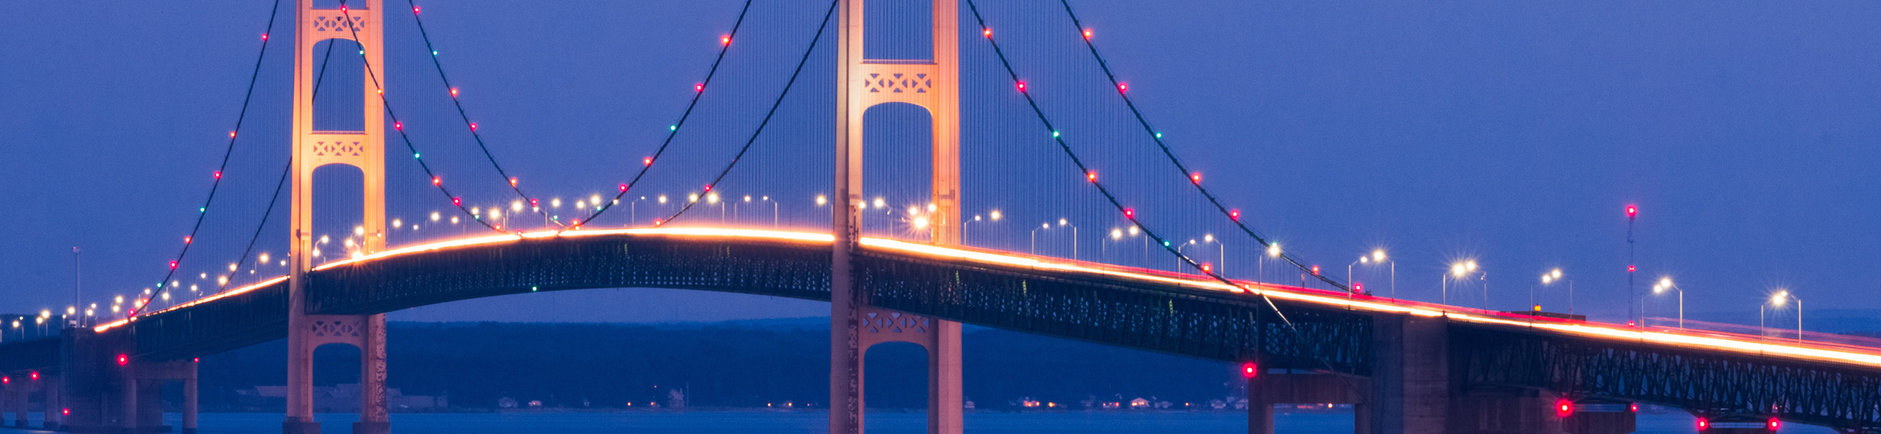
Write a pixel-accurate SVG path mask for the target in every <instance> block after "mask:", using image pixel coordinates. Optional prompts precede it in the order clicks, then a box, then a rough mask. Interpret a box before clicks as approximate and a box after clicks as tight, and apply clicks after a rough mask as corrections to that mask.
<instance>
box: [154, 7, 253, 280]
mask: <svg viewBox="0 0 1881 434" xmlns="http://www.w3.org/2000/svg"><path fill="white" fill-rule="evenodd" d="M280 10H281V1H280V0H275V2H274V6H273V7H271V8H269V9H268V25H267V28H266V30H263V31H262V33H261V49H260V50H258V52H257V53H255V67H254V71H252V72H250V73H249V75H248V91H247V93H246V94H245V95H244V96H242V108H241V109H240V110H239V111H238V112H237V114H236V115H235V129H233V130H230V131H229V142H228V145H227V146H225V147H224V149H223V150H222V162H221V163H220V164H219V165H218V166H216V172H215V179H214V180H213V181H211V182H210V183H209V196H208V197H206V198H204V199H203V201H202V206H200V207H197V208H196V223H195V224H194V225H192V226H191V227H190V229H189V235H188V236H185V237H183V248H182V249H181V250H179V251H177V252H176V259H172V260H170V268H169V270H167V271H165V272H164V274H163V280H161V281H158V282H157V292H158V293H162V292H164V291H168V290H169V288H168V286H170V285H169V283H170V279H171V278H173V277H176V268H177V265H179V264H181V263H182V262H183V257H184V256H186V255H188V254H189V247H190V246H191V245H194V244H195V241H196V236H197V235H200V232H201V231H202V222H203V220H204V219H206V218H208V216H209V205H210V204H213V203H215V199H216V192H217V191H220V190H221V187H222V173H223V172H224V171H226V170H228V167H229V157H230V156H231V155H233V154H234V153H235V139H236V137H237V136H239V135H240V134H239V133H240V132H241V131H242V123H243V121H246V120H248V104H249V103H250V102H252V101H254V99H255V84H256V83H257V82H259V81H260V78H261V65H262V60H263V59H265V58H266V57H267V54H268V34H269V33H273V32H274V22H275V18H276V17H277V16H278V15H279V12H280ZM155 295H156V294H152V295H150V296H142V297H140V298H138V299H137V303H135V304H133V305H132V306H131V309H130V310H129V311H128V312H126V313H125V316H126V317H135V316H137V312H139V311H141V310H143V308H144V306H146V305H148V304H149V303H150V300H151V298H152V297H154V296H155Z"/></svg>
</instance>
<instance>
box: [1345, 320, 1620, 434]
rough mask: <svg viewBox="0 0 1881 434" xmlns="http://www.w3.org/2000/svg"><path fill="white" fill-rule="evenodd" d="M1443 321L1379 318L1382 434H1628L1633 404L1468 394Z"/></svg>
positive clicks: (1376, 409) (1374, 407)
mask: <svg viewBox="0 0 1881 434" xmlns="http://www.w3.org/2000/svg"><path fill="white" fill-rule="evenodd" d="M1448 328H1449V326H1448V324H1447V320H1445V319H1444V318H1426V317H1419V316H1407V315H1377V316H1374V317H1373V336H1372V351H1373V352H1372V354H1373V358H1374V360H1375V362H1374V363H1375V364H1374V365H1373V367H1372V377H1371V378H1370V379H1369V383H1370V384H1369V385H1368V387H1367V388H1368V389H1370V397H1369V398H1370V402H1368V403H1367V404H1369V405H1366V406H1365V407H1369V408H1365V409H1363V410H1364V412H1365V413H1367V414H1366V415H1365V416H1361V418H1365V419H1369V420H1367V421H1366V423H1367V424H1368V425H1369V426H1370V427H1371V431H1370V432H1372V433H1378V434H1446V433H1455V434H1535V433H1548V434H1624V433H1630V432H1633V430H1634V429H1635V418H1634V416H1635V414H1634V412H1633V411H1632V408H1631V406H1630V403H1613V402H1575V401H1574V400H1572V399H1569V398H1565V397H1562V396H1559V395H1555V394H1551V393H1546V392H1541V391H1535V390H1525V389H1508V390H1487V389H1468V388H1466V387H1464V385H1463V382H1462V381H1461V375H1453V373H1452V371H1453V370H1454V369H1456V368H1455V367H1454V366H1453V365H1452V364H1451V360H1450V342H1449V330H1448Z"/></svg>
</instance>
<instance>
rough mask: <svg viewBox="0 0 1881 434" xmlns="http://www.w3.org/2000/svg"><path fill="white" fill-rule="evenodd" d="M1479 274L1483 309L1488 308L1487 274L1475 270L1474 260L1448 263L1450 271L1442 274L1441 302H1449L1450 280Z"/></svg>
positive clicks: (1458, 279) (1459, 279)
mask: <svg viewBox="0 0 1881 434" xmlns="http://www.w3.org/2000/svg"><path fill="white" fill-rule="evenodd" d="M1468 276H1481V279H1482V280H1483V309H1488V308H1489V274H1488V273H1483V272H1479V271H1477V268H1476V260H1473V259H1471V260H1464V261H1458V262H1453V263H1451V264H1450V273H1449V274H1445V275H1443V283H1442V288H1443V304H1450V281H1452V280H1456V281H1462V279H1463V278H1464V277H1468Z"/></svg>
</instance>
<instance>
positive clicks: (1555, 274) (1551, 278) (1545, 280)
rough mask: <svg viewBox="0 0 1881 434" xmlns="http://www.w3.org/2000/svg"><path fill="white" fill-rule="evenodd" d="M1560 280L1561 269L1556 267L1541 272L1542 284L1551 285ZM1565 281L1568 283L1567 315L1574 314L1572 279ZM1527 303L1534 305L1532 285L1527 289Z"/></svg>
mask: <svg viewBox="0 0 1881 434" xmlns="http://www.w3.org/2000/svg"><path fill="white" fill-rule="evenodd" d="M1561 280H1562V279H1561V269H1559V268H1556V269H1554V270H1552V271H1549V272H1546V273H1542V274H1541V284H1542V286H1548V285H1553V284H1554V283H1555V282H1560V281H1561ZM1567 283H1568V315H1574V281H1572V280H1569V281H1567ZM1528 304H1529V305H1531V306H1533V305H1536V304H1535V289H1534V288H1532V287H1531V288H1529V290H1528Z"/></svg>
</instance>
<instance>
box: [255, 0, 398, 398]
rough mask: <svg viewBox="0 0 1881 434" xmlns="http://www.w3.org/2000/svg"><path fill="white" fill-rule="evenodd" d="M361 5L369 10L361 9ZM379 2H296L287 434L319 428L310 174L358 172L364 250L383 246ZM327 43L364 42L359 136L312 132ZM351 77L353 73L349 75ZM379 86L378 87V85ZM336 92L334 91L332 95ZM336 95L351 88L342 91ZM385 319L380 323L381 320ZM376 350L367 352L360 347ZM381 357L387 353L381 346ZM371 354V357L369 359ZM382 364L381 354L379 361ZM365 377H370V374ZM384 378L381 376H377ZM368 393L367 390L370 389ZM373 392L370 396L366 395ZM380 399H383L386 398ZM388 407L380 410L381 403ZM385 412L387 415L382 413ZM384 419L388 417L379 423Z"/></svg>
mask: <svg viewBox="0 0 1881 434" xmlns="http://www.w3.org/2000/svg"><path fill="white" fill-rule="evenodd" d="M357 3H364V4H365V5H364V6H365V7H363V8H359V7H357V6H358V4H357ZM381 3H382V1H381V0H363V1H362V2H355V5H354V8H353V9H351V10H342V9H316V8H314V0H295V5H296V6H295V27H294V28H295V31H294V97H293V100H291V103H292V105H293V112H294V114H293V134H292V136H291V138H292V139H293V152H292V155H293V159H292V160H291V161H292V162H293V166H294V167H293V172H294V182H293V188H292V193H293V194H292V196H293V199H292V201H291V202H290V203H291V206H290V208H289V209H290V213H291V214H292V218H291V220H290V223H289V233H290V238H289V247H288V258H289V261H290V262H291V263H292V265H291V266H290V268H289V271H288V313H287V316H288V333H287V336H288V361H287V415H286V418H285V420H284V421H283V422H282V423H281V432H283V433H286V434H316V433H318V432H319V431H320V424H319V423H318V422H315V421H314V417H313V360H312V357H313V350H314V347H316V346H318V343H316V342H314V340H315V338H316V336H315V335H314V332H315V330H314V329H315V328H316V327H318V326H319V324H318V321H319V320H318V319H315V318H310V315H309V313H310V312H309V311H308V310H309V306H308V303H307V296H308V292H307V289H308V288H307V272H308V270H310V269H311V268H312V267H313V259H312V252H313V236H312V230H313V223H314V222H313V174H314V170H315V169H318V168H320V167H322V166H326V165H332V164H339V165H347V166H353V167H355V168H358V169H359V171H360V173H361V178H362V179H361V184H362V185H363V187H364V188H363V190H364V194H363V196H362V198H363V200H362V203H361V206H360V209H361V216H360V220H359V221H360V222H361V229H362V230H363V232H364V240H363V241H362V244H363V247H362V250H363V253H368V254H370V253H373V252H378V251H381V250H384V249H385V127H386V125H385V102H384V101H383V100H381V99H380V93H379V91H380V90H382V89H383V88H384V86H385V85H386V76H387V75H386V70H385V50H384V47H385V44H384V34H383V32H382V29H383V25H382V24H381V23H382V22H383V21H384V20H383V18H384V15H385V14H384V12H385V10H384V8H383V7H382V6H383V5H382V4H381ZM328 40H345V41H353V42H356V43H358V44H359V47H360V49H361V51H362V53H361V54H363V55H364V56H363V58H364V59H363V60H365V62H366V64H367V65H369V66H370V67H371V68H372V69H373V74H374V75H375V77H373V79H368V78H366V77H365V75H366V74H367V71H366V70H364V69H363V68H362V69H361V70H360V71H357V73H358V74H360V76H361V78H362V80H361V81H360V82H361V83H364V84H365V85H364V86H361V89H358V91H360V92H362V94H361V95H362V96H361V105H362V107H361V110H360V112H361V113H362V115H363V116H364V119H362V122H361V125H362V126H363V127H362V128H361V129H360V130H359V131H318V130H315V129H314V107H313V92H314V88H313V83H314V80H315V77H314V73H315V68H316V67H318V66H319V65H317V64H316V62H315V60H314V56H315V55H316V53H317V52H316V51H315V47H316V46H317V45H318V44H319V43H321V42H323V41H328ZM347 73H353V72H351V71H349V72H347ZM375 83H376V84H377V86H374V84H375ZM330 91H331V90H330ZM339 91H346V89H341V90H339ZM381 321H382V320H381ZM361 349H362V350H368V351H364V352H366V353H371V351H370V350H371V349H370V348H366V346H365V345H361ZM380 350H381V351H380V352H379V353H378V354H380V355H383V354H384V353H383V348H380ZM368 357H370V356H368ZM380 359H381V360H382V359H383V357H382V356H381V357H380ZM367 366H368V367H369V368H368V369H377V370H379V371H380V372H383V370H384V369H383V368H384V365H383V364H382V363H381V364H377V365H374V364H372V363H367ZM367 378H368V379H371V378H373V377H372V376H370V375H369V376H367ZM378 378H379V379H383V377H382V376H381V377H378ZM369 389H370V388H369ZM369 395H370V394H369ZM374 399H378V400H380V401H383V395H379V396H378V398H374ZM381 408H383V405H381ZM364 413H366V416H365V417H366V418H367V419H362V423H364V424H371V423H375V422H373V421H372V420H370V419H371V418H374V417H378V416H376V415H374V414H373V411H372V410H366V411H365V412H364ZM381 414H382V413H381ZM380 419H381V420H382V419H383V418H380Z"/></svg>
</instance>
